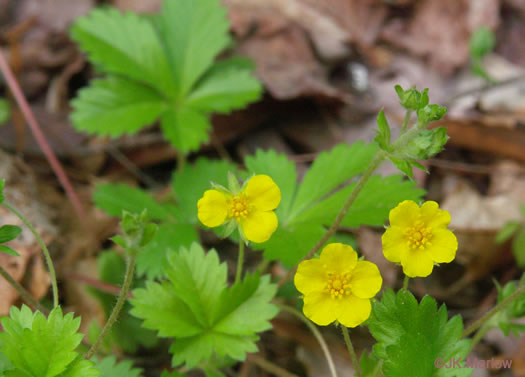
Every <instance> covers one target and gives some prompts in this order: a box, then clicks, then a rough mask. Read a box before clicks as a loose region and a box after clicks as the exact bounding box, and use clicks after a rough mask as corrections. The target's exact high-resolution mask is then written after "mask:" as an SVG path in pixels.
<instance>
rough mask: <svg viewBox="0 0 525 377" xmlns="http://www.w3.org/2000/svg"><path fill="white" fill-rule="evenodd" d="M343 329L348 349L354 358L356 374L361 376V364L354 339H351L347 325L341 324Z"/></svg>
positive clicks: (353, 363) (351, 357)
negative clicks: (353, 342)
mask: <svg viewBox="0 0 525 377" xmlns="http://www.w3.org/2000/svg"><path fill="white" fill-rule="evenodd" d="M341 329H342V331H343V338H344V339H345V343H346V348H347V349H348V353H349V354H350V359H351V360H352V365H353V367H354V369H355V375H356V376H357V377H359V376H361V366H360V365H359V361H358V360H357V355H356V354H355V350H354V346H353V345H352V341H351V340H350V334H348V329H347V328H346V326H343V325H341Z"/></svg>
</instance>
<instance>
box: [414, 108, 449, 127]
mask: <svg viewBox="0 0 525 377" xmlns="http://www.w3.org/2000/svg"><path fill="white" fill-rule="evenodd" d="M446 113H447V108H446V107H444V106H439V105H426V106H425V107H423V108H421V109H419V110H418V111H417V117H418V123H420V124H423V125H427V124H429V123H430V122H435V121H437V120H440V119H441V118H443V116H444V115H445V114H446Z"/></svg>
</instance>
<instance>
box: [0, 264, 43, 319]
mask: <svg viewBox="0 0 525 377" xmlns="http://www.w3.org/2000/svg"><path fill="white" fill-rule="evenodd" d="M0 276H2V277H3V278H4V279H5V280H6V281H7V282H8V283H9V284H11V286H12V287H13V288H14V290H15V291H16V292H17V293H18V294H19V295H20V297H22V300H24V301H25V302H26V304H28V305H29V306H30V307H31V309H33V310H40V311H41V312H42V313H44V314H47V310H45V309H44V308H42V307H41V306H40V303H39V302H38V301H37V300H35V299H34V298H33V296H31V294H30V293H29V292H28V291H27V290H26V289H25V288H24V287H22V286H21V285H20V283H18V282H17V281H16V280H15V279H13V277H12V276H11V275H10V274H9V272H7V271H6V270H4V268H3V267H2V266H0Z"/></svg>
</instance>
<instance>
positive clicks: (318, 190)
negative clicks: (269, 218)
mask: <svg viewBox="0 0 525 377" xmlns="http://www.w3.org/2000/svg"><path fill="white" fill-rule="evenodd" d="M376 151H377V145H375V144H368V145H367V144H365V143H363V142H357V143H354V144H352V145H346V144H340V145H338V146H336V147H334V148H333V149H331V150H330V151H328V152H322V153H321V154H319V156H318V157H317V158H316V159H315V161H314V163H313V164H312V167H311V168H310V170H308V172H307V173H306V174H305V176H304V179H303V182H302V183H301V185H300V186H299V190H298V192H297V196H296V198H295V201H294V203H293V205H292V208H291V211H290V212H291V213H290V214H289V216H288V218H285V219H283V221H284V222H285V223H288V222H291V221H292V220H293V218H294V217H295V216H297V215H298V214H299V213H301V212H302V211H304V210H306V209H307V208H308V207H310V206H312V205H313V204H315V203H316V202H317V201H319V200H320V199H322V198H323V197H324V196H326V195H328V194H329V193H330V192H331V191H333V190H334V189H336V188H337V187H338V186H340V185H341V184H342V183H344V182H346V181H348V180H349V179H350V178H352V177H354V176H356V175H357V174H359V173H361V172H363V171H364V170H365V169H366V167H367V166H368V164H369V163H370V161H371V160H372V158H373V157H374V155H375V153H376Z"/></svg>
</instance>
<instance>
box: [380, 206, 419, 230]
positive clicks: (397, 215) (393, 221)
mask: <svg viewBox="0 0 525 377" xmlns="http://www.w3.org/2000/svg"><path fill="white" fill-rule="evenodd" d="M419 214H420V209H419V206H418V205H417V204H416V202H414V201H412V200H405V201H403V202H401V203H399V204H398V205H397V207H396V208H394V209H393V210H391V211H390V215H389V217H388V218H389V220H390V225H391V226H400V227H410V226H412V225H413V224H414V222H416V221H417V219H418V216H419Z"/></svg>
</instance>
